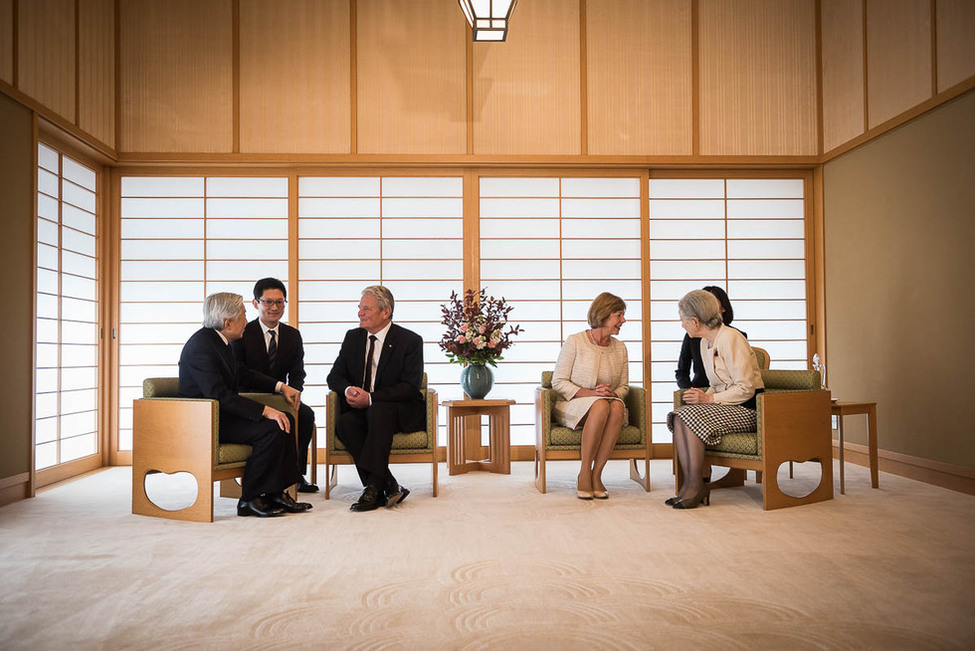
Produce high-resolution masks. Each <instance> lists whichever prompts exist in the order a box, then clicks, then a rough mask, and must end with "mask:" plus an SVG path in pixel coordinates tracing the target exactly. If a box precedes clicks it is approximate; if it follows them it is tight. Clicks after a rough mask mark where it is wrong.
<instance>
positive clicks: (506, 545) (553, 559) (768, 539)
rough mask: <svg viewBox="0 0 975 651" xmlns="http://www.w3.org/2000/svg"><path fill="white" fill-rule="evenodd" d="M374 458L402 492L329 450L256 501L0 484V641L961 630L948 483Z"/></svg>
mask: <svg viewBox="0 0 975 651" xmlns="http://www.w3.org/2000/svg"><path fill="white" fill-rule="evenodd" d="M396 470H397V475H398V476H399V478H400V480H401V481H402V482H403V483H404V484H406V485H408V486H409V487H410V488H412V489H413V491H414V492H413V494H412V495H411V496H410V498H409V499H408V500H407V501H406V502H405V503H404V504H402V505H401V506H399V507H397V508H395V509H390V510H381V511H377V512H372V513H362V514H360V513H351V512H349V510H348V507H349V504H350V503H351V502H353V501H354V499H355V497H356V496H357V494H358V490H357V489H356V487H355V483H354V472H353V471H352V469H351V468H348V467H346V468H343V469H342V470H341V471H340V481H341V482H342V483H341V484H340V485H339V487H338V488H337V489H336V493H335V494H334V496H333V499H332V500H329V501H326V500H325V499H324V497H323V496H322V495H321V494H318V495H314V496H311V501H312V502H313V503H314V505H315V508H314V510H313V511H311V512H310V513H308V514H303V515H292V516H287V517H284V518H277V519H271V520H260V519H256V518H238V517H236V516H235V515H234V513H235V511H234V507H235V501H234V500H230V499H218V501H217V502H218V504H217V521H216V522H214V523H213V524H195V523H184V522H176V521H169V520H162V519H155V518H146V517H140V516H133V515H131V514H130V496H129V486H130V479H129V478H130V470H129V468H127V467H122V468H111V469H107V470H104V471H101V472H97V473H94V474H91V475H89V476H86V477H84V478H82V479H79V480H76V481H72V482H68V483H64V484H61V485H58V486H55V487H53V488H51V489H48V490H44V491H42V492H41V493H40V494H39V495H38V496H37V497H36V498H35V499H32V500H26V501H23V502H18V503H15V504H12V505H9V506H6V507H4V508H2V509H0V550H2V554H0V556H2V557H0V585H2V591H0V647H2V648H3V649H65V648H69V649H296V648H325V649H971V648H975V613H973V612H972V607H973V606H975V598H973V596H975V545H973V543H975V497H972V496H969V495H964V494H960V493H955V492H951V491H948V490H944V489H940V488H936V487H932V486H928V485H926V484H922V483H919V482H915V481H911V480H908V479H903V478H901V477H896V476H893V475H887V474H881V488H880V489H879V490H872V489H871V488H870V485H869V475H868V473H867V471H866V470H865V469H863V468H860V467H857V466H852V465H850V466H848V471H847V494H846V495H845V496H841V495H839V494H838V492H837V495H836V499H834V500H832V501H829V502H825V503H821V504H816V505H810V506H804V507H797V508H791V509H784V510H780V511H773V512H765V511H763V510H762V508H761V493H760V488H759V487H758V486H757V485H755V484H754V483H753V482H750V483H749V484H748V485H746V487H745V488H744V489H726V490H722V491H718V492H715V493H714V495H713V501H712V505H711V506H710V507H706V508H699V509H697V510H694V511H684V512H682V511H675V510H673V509H670V508H667V507H665V506H664V505H663V500H664V499H665V498H667V497H669V496H670V495H671V493H672V486H673V483H672V482H673V477H672V475H671V474H670V462H669V461H663V460H661V461H656V462H654V463H653V480H654V490H653V492H652V493H650V494H646V493H644V492H643V491H642V489H640V488H639V486H637V484H635V483H634V482H631V481H629V480H628V479H627V474H626V470H627V469H626V465H625V463H624V462H620V461H617V462H611V463H610V465H609V467H608V468H607V472H606V480H607V485H608V488H609V490H610V492H611V498H610V499H609V500H608V501H605V502H583V501H580V500H577V499H575V497H574V490H573V489H574V475H575V472H576V464H575V463H573V462H557V463H551V464H549V472H550V484H549V493H548V494H546V495H541V494H539V493H537V492H536V491H535V489H534V487H533V485H532V482H531V473H532V466H531V464H530V463H516V464H513V467H512V474H511V476H502V475H494V474H487V473H480V472H476V473H470V474H467V475H460V476H456V477H449V476H445V475H446V473H445V472H444V470H445V467H444V466H443V465H441V486H440V497H438V498H436V499H434V498H432V497H431V494H430V488H431V484H430V474H429V467H428V466H407V467H398V468H397V469H396ZM805 473H806V471H805V470H804V469H801V470H800V472H799V476H800V479H799V480H798V482H799V483H800V484H801V483H803V482H806V484H808V485H811V483H810V482H811V478H810V477H808V476H806V475H805ZM837 481H838V480H837ZM169 484H173V486H170V485H169ZM156 489H157V490H158V491H159V494H160V495H162V496H163V497H168V498H178V497H180V495H181V493H180V491H179V489H178V488H177V487H175V482H169V483H167V485H160V486H157V487H156ZM160 499H162V497H160Z"/></svg>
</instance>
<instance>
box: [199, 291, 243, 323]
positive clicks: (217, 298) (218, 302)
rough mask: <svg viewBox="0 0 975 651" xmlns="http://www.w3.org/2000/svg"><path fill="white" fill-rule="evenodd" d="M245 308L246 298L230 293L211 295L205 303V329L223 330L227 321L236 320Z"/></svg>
mask: <svg viewBox="0 0 975 651" xmlns="http://www.w3.org/2000/svg"><path fill="white" fill-rule="evenodd" d="M243 307H244V297H243V296H241V295H240V294H232V293H230V292H218V293H216V294H210V295H209V296H207V297H206V300H205V301H203V327H204V328H213V329H214V330H223V324H224V322H225V321H226V320H227V319H236V318H237V317H238V316H240V311H241V310H242V309H243Z"/></svg>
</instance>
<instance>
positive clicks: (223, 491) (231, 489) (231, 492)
mask: <svg viewBox="0 0 975 651" xmlns="http://www.w3.org/2000/svg"><path fill="white" fill-rule="evenodd" d="M240 495H241V488H240V484H238V483H237V480H236V479H224V480H223V481H221V482H220V497H232V498H234V499H236V500H239V499H240Z"/></svg>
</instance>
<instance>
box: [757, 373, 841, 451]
mask: <svg viewBox="0 0 975 651" xmlns="http://www.w3.org/2000/svg"><path fill="white" fill-rule="evenodd" d="M757 403H758V404H757V407H758V410H757V414H758V435H759V437H760V440H759V445H760V446H762V449H763V450H764V449H767V447H768V446H770V445H773V446H775V447H776V448H780V447H782V446H786V447H788V448H792V447H794V446H801V447H804V448H805V447H808V444H809V443H810V441H811V440H812V441H813V442H815V439H816V437H817V436H819V437H820V438H821V439H822V440H821V441H820V442H821V443H825V444H828V446H829V448H830V454H832V452H831V450H832V433H831V428H830V392H829V391H824V390H822V389H818V390H815V391H785V392H782V393H769V392H765V393H760V394H758V400H757Z"/></svg>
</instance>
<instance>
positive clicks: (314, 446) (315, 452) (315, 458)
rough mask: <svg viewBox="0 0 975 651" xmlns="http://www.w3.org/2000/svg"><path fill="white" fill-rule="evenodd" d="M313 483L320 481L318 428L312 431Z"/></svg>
mask: <svg viewBox="0 0 975 651" xmlns="http://www.w3.org/2000/svg"><path fill="white" fill-rule="evenodd" d="M310 458H311V483H313V484H317V483H318V428H317V427H314V428H312V431H311V457H310Z"/></svg>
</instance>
